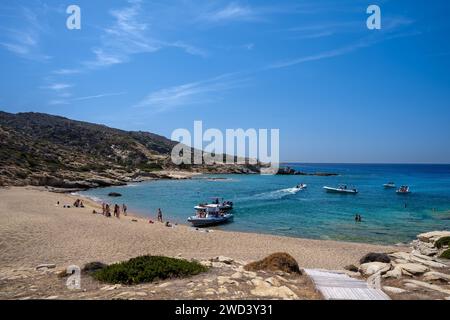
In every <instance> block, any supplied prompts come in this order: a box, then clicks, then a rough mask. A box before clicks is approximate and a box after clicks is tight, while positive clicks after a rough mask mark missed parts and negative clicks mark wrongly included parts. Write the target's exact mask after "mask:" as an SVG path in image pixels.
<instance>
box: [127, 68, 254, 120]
mask: <svg viewBox="0 0 450 320" xmlns="http://www.w3.org/2000/svg"><path fill="white" fill-rule="evenodd" d="M246 81H247V79H240V78H236V74H224V75H221V76H218V77H215V78H212V79H207V80H203V81H197V82H190V83H186V84H182V85H178V86H173V87H169V88H164V89H160V90H157V91H154V92H152V93H150V94H149V95H148V96H147V97H145V98H144V99H142V100H141V101H140V102H138V103H137V104H136V105H135V106H134V107H135V108H143V107H149V108H151V109H152V110H153V111H155V112H162V111H168V110H171V109H173V108H175V107H178V106H186V105H192V104H199V103H204V102H211V100H212V99H214V98H215V97H217V94H218V93H220V92H225V91H227V90H230V89H232V88H236V87H240V86H242V85H243V84H244V83H245V82H246ZM212 94H214V95H212ZM213 96H214V97H213Z"/></svg>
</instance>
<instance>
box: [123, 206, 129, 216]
mask: <svg viewBox="0 0 450 320" xmlns="http://www.w3.org/2000/svg"><path fill="white" fill-rule="evenodd" d="M127 209H128V208H127V206H126V205H125V203H124V204H122V211H123V214H124V215H125V216H126V215H127Z"/></svg>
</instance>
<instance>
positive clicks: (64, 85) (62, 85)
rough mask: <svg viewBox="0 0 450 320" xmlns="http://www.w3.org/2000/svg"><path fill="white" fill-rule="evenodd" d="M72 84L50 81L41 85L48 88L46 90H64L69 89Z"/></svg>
mask: <svg viewBox="0 0 450 320" xmlns="http://www.w3.org/2000/svg"><path fill="white" fill-rule="evenodd" d="M72 87H73V85H72V84H68V83H52V84H50V85H48V86H43V87H41V88H42V89H48V90H53V91H61V90H65V89H69V88H72Z"/></svg>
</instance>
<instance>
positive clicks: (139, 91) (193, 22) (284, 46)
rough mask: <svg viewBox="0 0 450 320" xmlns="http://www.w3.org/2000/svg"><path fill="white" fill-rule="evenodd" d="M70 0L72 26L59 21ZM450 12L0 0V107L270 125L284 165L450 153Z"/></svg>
mask: <svg viewBox="0 0 450 320" xmlns="http://www.w3.org/2000/svg"><path fill="white" fill-rule="evenodd" d="M71 4H77V5H79V6H80V7H81V12H82V29H81V30H68V29H67V28H66V19H67V17H68V14H66V12H65V11H66V8H67V6H69V5H71ZM370 4H377V5H379V6H380V7H381V12H382V28H381V30H369V29H367V27H366V19H367V17H368V15H367V13H366V8H367V7H368V5H370ZM449 14H450V3H449V2H448V1H433V2H430V1H420V0H419V1H402V0H397V1H358V0H353V1H347V0H340V1H320V0H315V1H313V0H308V1H288V0H285V1H280V0H278V1H239V0H236V1H225V0H223V1H222V0H218V1H201V0H179V1H167V0H164V1H163V0H159V1H137V0H133V1H131V0H130V1H125V0H108V1H87V0H71V1H55V0H39V1H28V0H27V1H25V0H14V1H12V0H2V1H1V3H0V29H1V32H0V61H1V73H0V109H1V110H4V111H8V112H23V111H35V112H46V113H51V114H57V115H63V116H67V117H69V118H74V119H78V120H85V121H89V122H95V123H102V124H106V125H108V126H112V127H117V128H121V129H126V130H145V131H151V132H155V133H159V134H162V135H165V136H170V135H171V133H172V131H173V130H174V129H177V128H188V129H192V126H193V121H194V120H202V121H203V123H204V126H205V127H206V128H219V129H223V130H224V129H226V128H244V129H247V128H257V129H258V128H268V129H270V128H279V129H280V137H281V145H280V149H281V159H282V160H283V161H302V162H371V163H374V162H385V163H386V162H387V163H396V162H400V163H405V162H415V163H418V162H425V163H428V162H434V163H450V148H449V137H450V125H449V120H450V90H449V89H450V41H448V39H449V33H450V20H449V19H448V15H449Z"/></svg>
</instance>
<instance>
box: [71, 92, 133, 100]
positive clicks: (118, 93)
mask: <svg viewBox="0 0 450 320" xmlns="http://www.w3.org/2000/svg"><path fill="white" fill-rule="evenodd" d="M124 94H126V92H116V93H101V94H96V95H93V96H86V97H79V98H75V99H72V101H85V100H92V99H100V98H106V97H113V96H121V95H124Z"/></svg>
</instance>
